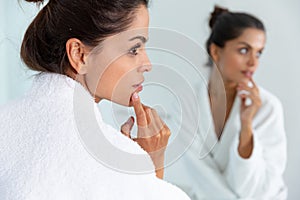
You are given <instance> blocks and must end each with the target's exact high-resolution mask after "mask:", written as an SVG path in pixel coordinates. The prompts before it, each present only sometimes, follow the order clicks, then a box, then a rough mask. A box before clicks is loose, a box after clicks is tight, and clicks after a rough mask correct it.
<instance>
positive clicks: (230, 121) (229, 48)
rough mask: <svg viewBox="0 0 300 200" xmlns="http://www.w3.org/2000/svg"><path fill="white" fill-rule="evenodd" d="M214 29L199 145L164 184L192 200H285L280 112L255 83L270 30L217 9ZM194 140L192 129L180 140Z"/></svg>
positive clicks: (246, 17)
mask: <svg viewBox="0 0 300 200" xmlns="http://www.w3.org/2000/svg"><path fill="white" fill-rule="evenodd" d="M209 24H210V27H211V30H212V32H211V35H210V37H209V39H208V41H207V51H208V53H209V55H210V56H211V58H212V61H213V62H214V63H215V64H216V66H217V67H213V66H211V67H209V69H208V70H207V79H208V91H207V89H206V87H205V86H203V87H202V88H201V89H200V93H201V94H200V97H199V104H200V105H199V108H200V110H201V119H200V120H201V123H200V128H199V132H200V136H201V137H197V138H196V140H195V141H194V143H193V145H192V146H191V148H190V149H189V150H188V151H187V152H186V154H184V155H183V156H182V158H181V159H179V161H178V162H177V163H175V164H174V165H172V166H171V167H170V168H168V169H167V171H166V179H168V180H170V181H171V182H174V183H176V184H177V185H179V186H181V187H182V188H183V189H184V190H186V191H187V193H189V195H190V196H191V197H193V198H194V199H236V198H253V199H286V197H287V190H286V187H285V184H284V182H283V178H282V175H283V172H284V169H285V165H286V138H285V131H284V125H283V112H282V106H281V103H280V101H279V100H278V99H277V98H276V97H275V96H273V95H272V94H271V93H269V92H268V91H266V90H265V89H263V88H261V87H259V86H257V84H256V83H255V82H254V81H253V77H252V76H253V75H254V73H255V71H256V69H257V67H258V63H259V58H260V56H261V53H262V51H263V49H264V46H265V40H266V39H265V37H266V36H265V29H264V26H263V24H262V23H261V22H260V21H259V20H258V19H256V18H255V17H253V16H251V15H248V14H245V13H234V12H229V11H228V10H225V9H222V8H218V7H216V8H215V10H214V12H213V13H212V15H211V19H210V23H209ZM219 75H220V77H221V78H220V79H219V78H218V77H219ZM218 80H222V81H220V82H219V81H218ZM220 83H221V84H220ZM204 97H206V100H205V98H204ZM223 97H224V98H223ZM183 109H190V108H188V107H186V108H183ZM190 113H191V114H192V113H193V109H190ZM209 120H211V121H209ZM209 122H213V123H212V124H213V125H214V126H212V128H211V129H209V125H208V124H209ZM183 125H184V124H183ZM184 126H185V125H184ZM207 130H208V131H207ZM190 132H191V131H188V126H186V129H185V132H184V133H182V134H181V135H182V137H186V136H185V134H191V133H190ZM200 146H201V147H200ZM208 152H209V153H208ZM205 153H207V154H205ZM199 156H200V158H199ZM178 174H180V176H182V178H181V179H180V180H179V178H177V177H178V176H179V175H178Z"/></svg>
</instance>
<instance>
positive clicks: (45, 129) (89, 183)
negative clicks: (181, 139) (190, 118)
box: [0, 0, 188, 200]
mask: <svg viewBox="0 0 300 200" xmlns="http://www.w3.org/2000/svg"><path fill="white" fill-rule="evenodd" d="M27 1H28V2H37V3H43V0H35V1H33V0H31V1H30V0H27ZM147 5H148V1H147V0H114V1H111V0H101V1H95V0H78V1H73V0H50V1H49V2H48V3H47V5H45V6H44V7H43V9H42V10H41V11H40V12H39V13H38V15H37V17H36V18H35V19H34V20H33V22H32V23H31V24H30V26H29V27H28V29H27V31H26V33H25V36H24V39H23V43H22V48H21V57H22V59H23V61H24V62H25V64H26V65H27V66H28V67H29V68H30V69H32V70H35V71H38V72H40V73H39V74H38V75H37V76H36V78H35V80H34V83H33V86H32V89H31V90H30V91H29V92H28V93H27V94H26V95H25V97H24V98H22V99H20V100H18V101H15V102H12V103H11V104H9V105H7V106H5V107H3V108H1V112H0V116H1V124H0V129H1V140H0V149H1V156H0V163H1V164H0V199H3V200H4V199H72V200H74V199H138V200H140V199H188V197H187V196H186V195H185V194H184V193H183V192H182V191H181V190H179V189H178V188H176V187H174V186H172V185H170V184H168V183H166V182H164V181H162V180H160V179H158V178H157V177H159V178H162V177H163V168H162V164H163V161H164V150H165V146H166V145H167V142H168V138H169V135H170V131H169V129H168V127H167V126H166V125H165V124H164V122H163V121H162V120H161V119H160V118H159V116H158V115H157V114H156V112H155V110H153V109H151V108H149V107H147V106H144V105H142V104H141V102H140V99H139V96H138V92H140V91H141V90H142V82H143V80H144V77H143V73H144V72H147V71H150V70H151V64H150V62H149V60H148V57H147V54H146V52H145V48H144V46H145V42H146V41H147V38H148V21H149V17H148V11H147ZM103 99H107V100H110V101H113V102H115V103H118V104H122V105H126V106H133V107H134V110H135V113H136V117H137V119H136V120H137V124H138V136H139V137H138V138H136V139H135V141H136V142H137V143H138V144H139V145H140V146H141V147H142V148H143V149H144V150H145V151H147V153H148V154H149V155H150V156H149V155H148V154H147V153H146V152H145V151H144V150H143V149H142V148H141V147H140V146H139V145H138V144H136V143H135V142H133V141H132V140H131V139H129V138H128V137H126V136H129V134H130V128H131V126H132V125H133V118H129V120H128V122H127V123H125V124H124V125H123V126H122V132H123V134H125V135H126V136H124V135H123V134H121V133H120V132H118V131H117V130H115V129H113V128H112V127H110V126H108V125H107V124H105V123H104V122H103V121H102V119H101V114H100V113H99V111H98V109H94V108H96V104H95V103H98V102H100V101H101V100H103ZM90 108H92V110H91V111H92V112H89V111H90V110H89V109H90ZM91 113H92V117H90V118H87V116H90V114H91ZM93 127H96V129H93ZM95 133H96V134H95ZM100 133H101V134H102V135H101V134H100ZM93 134H94V135H96V136H97V137H98V138H99V135H100V136H103V137H101V138H100V140H93V137H94V135H93ZM153 135H154V136H153ZM86 136H88V137H86ZM106 140H107V141H108V142H106V143H105V142H103V141H106ZM89 142H93V143H92V144H89ZM107 144H109V145H110V146H103V145H107ZM108 147H109V148H110V149H108ZM117 150H118V151H117ZM115 152H117V154H115ZM120 152H121V153H120ZM153 152H159V153H153ZM123 155H126V156H127V157H124V156H123ZM128 155H129V156H128ZM137 155H142V156H143V159H139V160H137V159H132V157H134V156H136V157H138V156H137ZM101 156H103V157H101ZM105 156H106V157H105ZM121 156H122V157H121ZM134 158H135V157H134ZM132 160H133V161H136V162H131V161H132ZM111 161H112V162H111ZM141 161H144V162H146V164H147V167H149V168H139V170H140V171H137V170H136V171H135V169H136V168H135V166H138V165H139V164H140V162H141ZM152 161H153V163H152ZM100 162H101V163H100ZM124 163H125V164H127V168H125V164H124ZM153 164H154V166H155V168H154V166H153ZM128 166H129V167H128ZM147 170H148V171H147ZM143 172H147V173H143ZM154 172H156V176H157V177H156V176H155V173H154Z"/></svg>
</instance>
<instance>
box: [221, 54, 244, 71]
mask: <svg viewBox="0 0 300 200" xmlns="http://www.w3.org/2000/svg"><path fill="white" fill-rule="evenodd" d="M244 65H245V64H244V60H243V58H242V57H241V56H240V55H236V54H234V53H232V54H230V55H228V56H226V58H224V60H223V65H222V66H223V71H224V72H227V73H231V74H232V73H234V72H235V71H240V70H241V69H243V68H244Z"/></svg>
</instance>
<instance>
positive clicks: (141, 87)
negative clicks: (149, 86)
mask: <svg viewBox="0 0 300 200" xmlns="http://www.w3.org/2000/svg"><path fill="white" fill-rule="evenodd" d="M135 88H136V90H135V91H136V92H140V91H142V90H143V86H142V85H139V86H138V87H135Z"/></svg>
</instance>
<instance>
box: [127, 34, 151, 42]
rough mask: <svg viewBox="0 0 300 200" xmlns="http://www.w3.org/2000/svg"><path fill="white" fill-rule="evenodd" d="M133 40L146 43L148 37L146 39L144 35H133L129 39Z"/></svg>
mask: <svg viewBox="0 0 300 200" xmlns="http://www.w3.org/2000/svg"><path fill="white" fill-rule="evenodd" d="M133 40H141V41H142V42H143V43H146V42H147V41H148V39H146V38H145V37H144V36H135V37H133V38H131V39H129V41H133Z"/></svg>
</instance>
